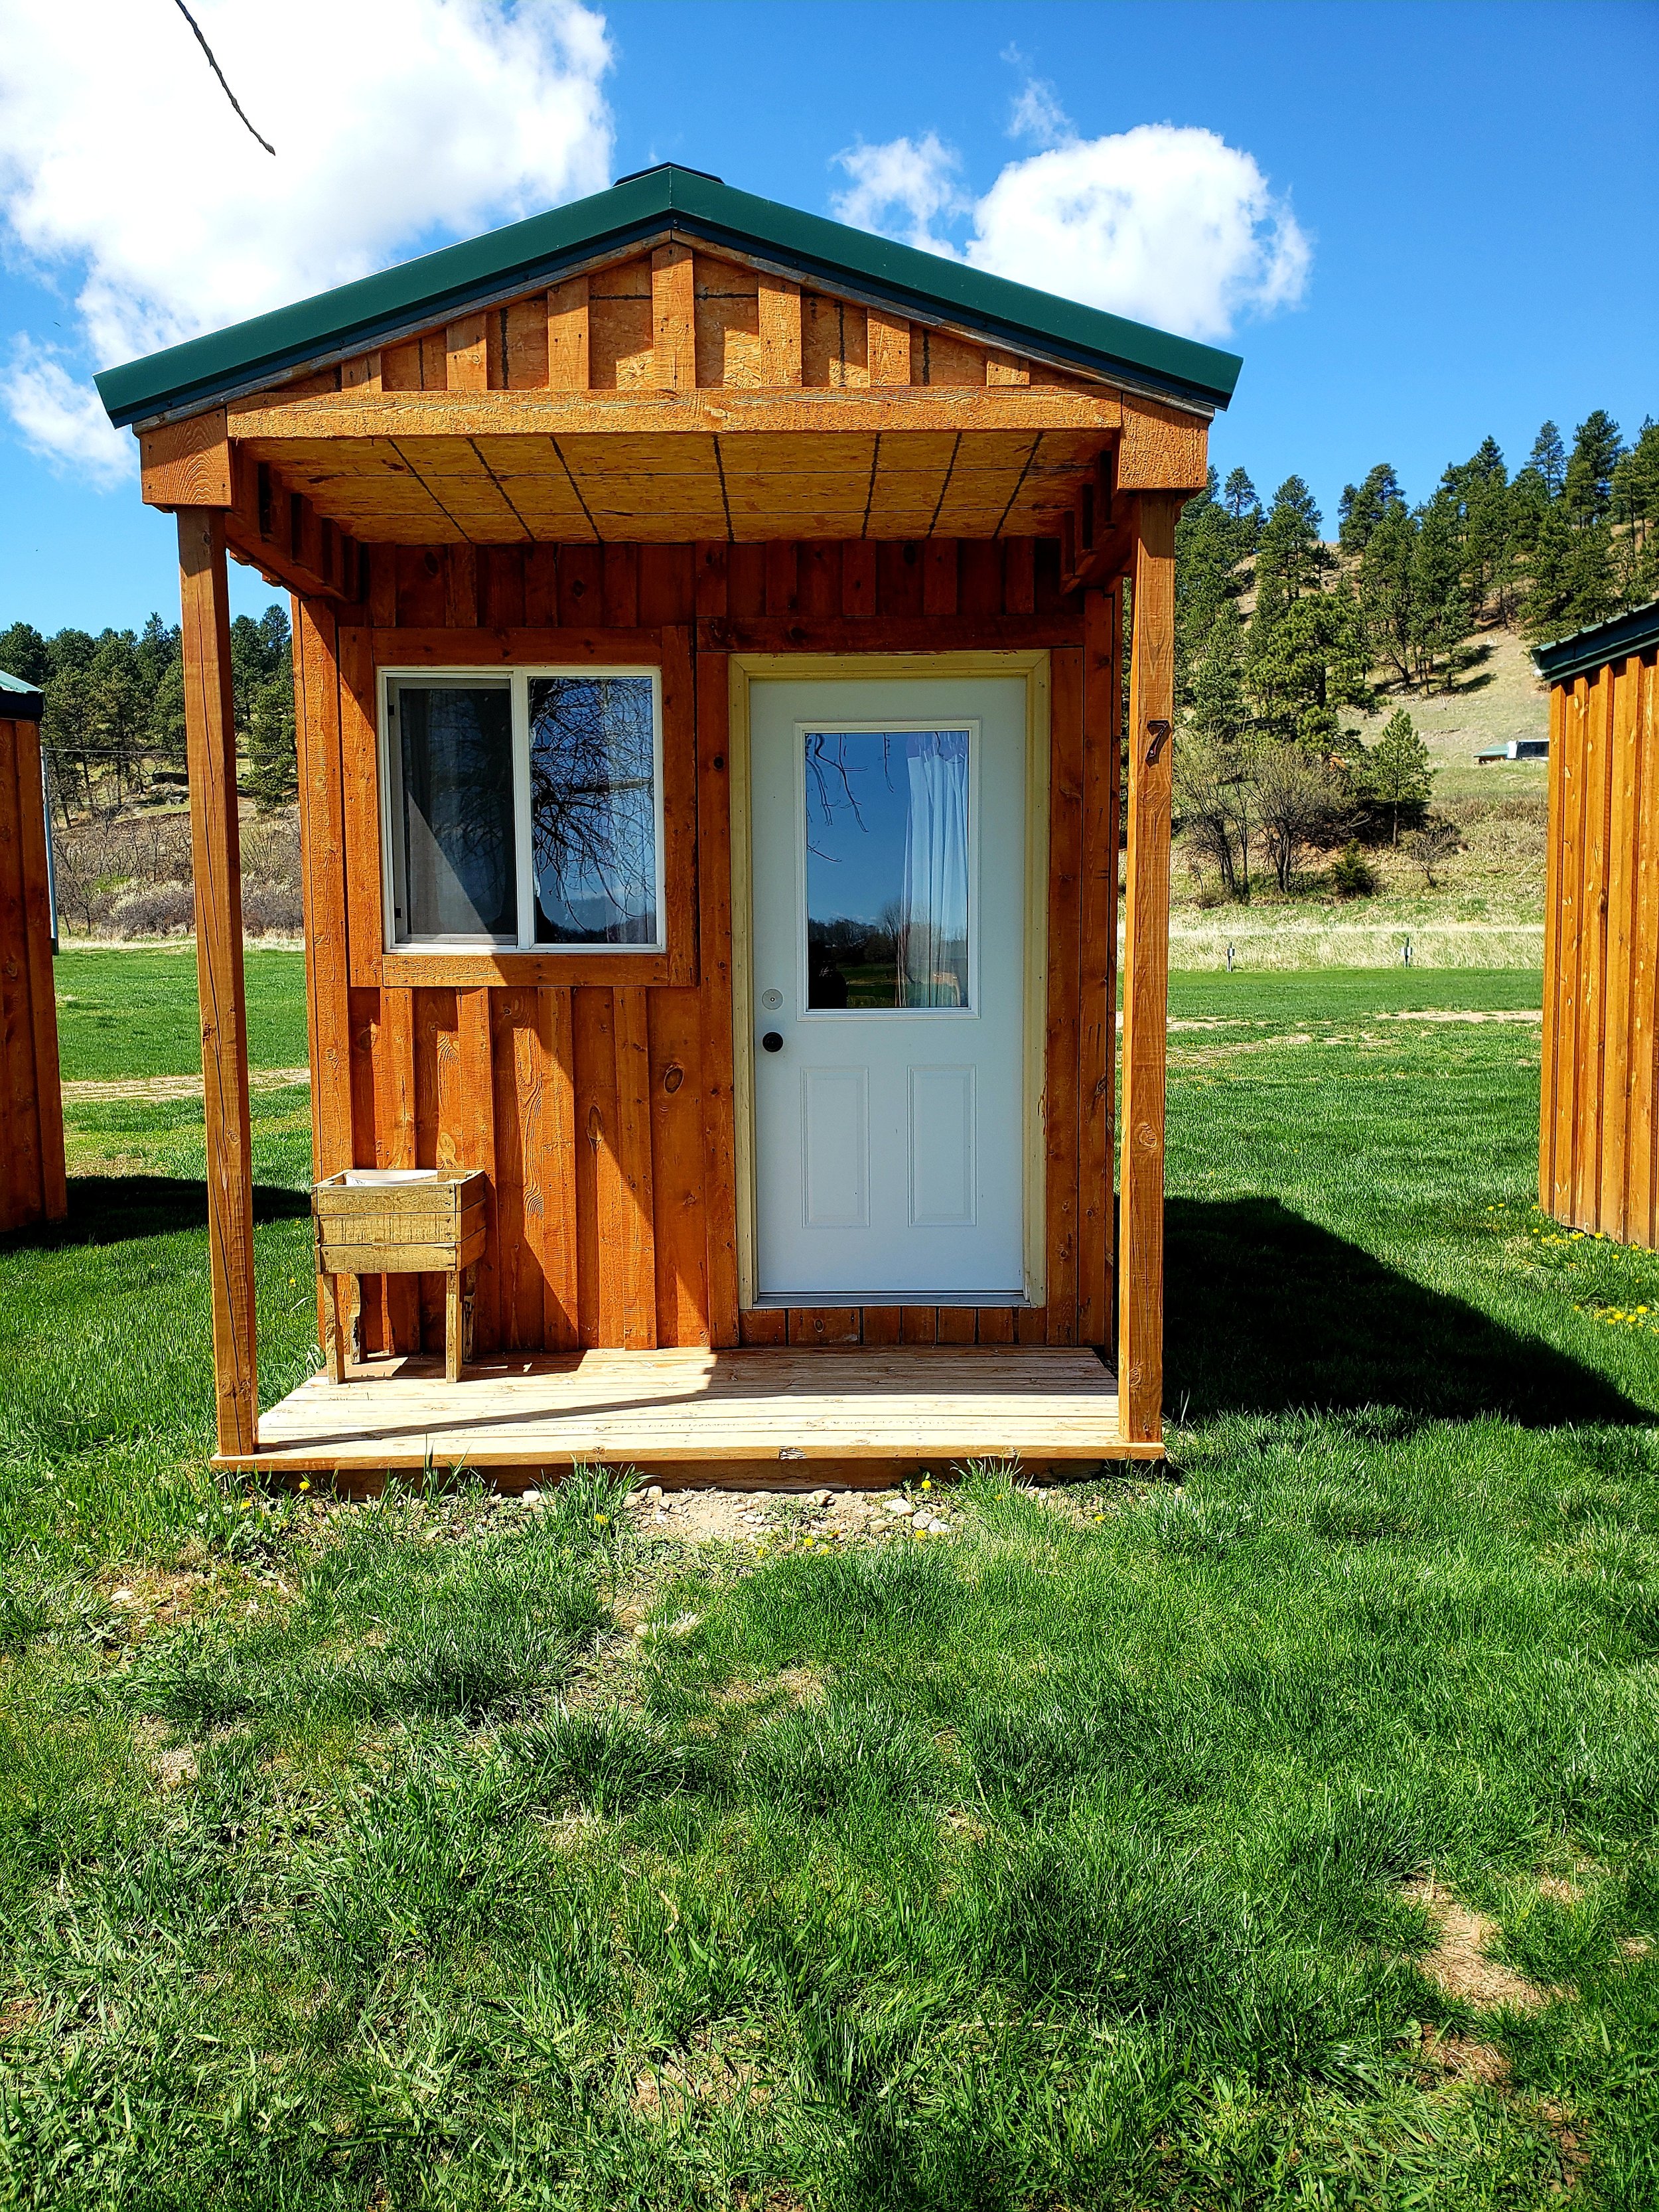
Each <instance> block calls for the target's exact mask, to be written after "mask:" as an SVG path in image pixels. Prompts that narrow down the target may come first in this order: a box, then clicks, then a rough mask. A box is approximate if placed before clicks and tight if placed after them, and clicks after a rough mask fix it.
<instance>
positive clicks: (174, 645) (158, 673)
mask: <svg viewBox="0 0 1659 2212" xmlns="http://www.w3.org/2000/svg"><path fill="white" fill-rule="evenodd" d="M181 649H182V646H181V638H180V633H179V626H178V624H177V623H172V624H168V623H164V622H163V621H162V619H161V616H160V615H152V616H151V617H150V618H149V621H148V622H147V623H145V624H144V627H143V629H142V630H141V631H140V632H139V634H138V642H137V646H136V647H134V648H133V651H134V657H135V659H137V664H138V674H139V679H140V681H141V682H142V683H143V687H144V696H145V697H146V698H147V699H154V698H155V687H156V685H157V684H159V683H160V682H161V678H162V677H163V676H164V675H165V674H166V672H167V667H168V665H169V663H171V662H172V661H174V660H176V659H178V658H179V653H180V651H181Z"/></svg>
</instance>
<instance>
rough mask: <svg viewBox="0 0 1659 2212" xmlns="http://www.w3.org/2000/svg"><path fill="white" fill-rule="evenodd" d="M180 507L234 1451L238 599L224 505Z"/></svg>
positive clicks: (239, 1310) (239, 1096)
mask: <svg viewBox="0 0 1659 2212" xmlns="http://www.w3.org/2000/svg"><path fill="white" fill-rule="evenodd" d="M178 516H179V599H180V602H181V605H182V608H183V620H184V663H185V743H186V747H187V752H188V761H189V769H190V830H191V864H192V867H193V870H194V873H195V882H196V986H197V996H198V998H199V1000H200V1004H201V1012H202V1088H203V1097H204V1104H205V1109H206V1121H207V1188H208V1255H209V1264H210V1269H211V1273H212V1282H213V1376H214V1386H215V1396H216V1403H217V1409H218V1441H219V1450H220V1452H221V1453H222V1454H225V1455H230V1454H234V1453H239V1452H251V1451H252V1450H253V1449H255V1448H256V1445H257V1443H258V1404H259V1394H258V1383H257V1380H256V1377H255V1374H254V1364H253V1168H252V1156H251V1147H250V1138H249V1131H248V1099H247V1007H246V996H245V993H244V988H243V981H242V857H241V838H240V829H239V825H238V822H237V812H236V726H235V723H234V719H233V716H232V711H231V689H230V607H229V600H228V592H227V586H226V580H225V519H224V513H223V511H222V509H221V508H218V507H179V510H178Z"/></svg>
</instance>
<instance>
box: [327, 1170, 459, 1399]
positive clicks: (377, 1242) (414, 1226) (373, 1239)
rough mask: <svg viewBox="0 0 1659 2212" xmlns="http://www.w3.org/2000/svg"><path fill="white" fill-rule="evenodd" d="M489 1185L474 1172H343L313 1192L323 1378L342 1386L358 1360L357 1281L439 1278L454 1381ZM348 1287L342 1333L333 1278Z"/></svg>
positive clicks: (449, 1371)
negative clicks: (324, 1341) (323, 1326)
mask: <svg viewBox="0 0 1659 2212" xmlns="http://www.w3.org/2000/svg"><path fill="white" fill-rule="evenodd" d="M488 1188H489V1178H488V1177H487V1176H485V1175H484V1173H483V1170H481V1169H478V1168H345V1169H343V1170H342V1171H341V1172H340V1173H339V1174H338V1175H331V1176H328V1177H326V1178H325V1181H323V1182H319V1183H313V1186H312V1191H311V1212H312V1218H313V1221H314V1222H315V1224H316V1230H317V1273H318V1277H319V1280H320V1281H321V1283H322V1285H323V1297H324V1305H325V1316H326V1321H327V1337H328V1375H329V1380H330V1381H331V1383H343V1382H344V1380H345V1371H346V1366H347V1361H348V1346H347V1338H348V1336H349V1339H350V1343H349V1358H350V1359H351V1360H353V1361H355V1360H356V1358H357V1356H358V1349H359V1346H358V1341H357V1316H358V1314H359V1313H360V1311H361V1310H362V1291H361V1287H360V1284H361V1278H362V1277H363V1276H364V1275H443V1276H445V1277H447V1284H448V1288H447V1296H446V1298H445V1302H444V1371H445V1374H446V1376H447V1378H448V1380H449V1381H450V1382H452V1383H454V1382H457V1381H459V1377H460V1372H461V1368H462V1366H463V1364H465V1361H466V1360H468V1359H469V1358H471V1354H472V1294H473V1285H474V1282H475V1279H476V1277H477V1263H478V1261H480V1259H482V1258H483V1249H484V1196H485V1193H486V1191H487V1190H488ZM342 1275H346V1276H349V1277H350V1278H351V1279H352V1296H351V1304H350V1312H349V1321H348V1323H347V1326H346V1328H344V1329H343V1328H342V1327H341V1319H340V1302H339V1279H340V1277H341V1276H342Z"/></svg>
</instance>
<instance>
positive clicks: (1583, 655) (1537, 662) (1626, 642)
mask: <svg viewBox="0 0 1659 2212" xmlns="http://www.w3.org/2000/svg"><path fill="white" fill-rule="evenodd" d="M1655 646H1659V599H1655V600H1654V601H1653V602H1652V603H1651V604H1650V605H1648V606H1645V607H1632V609H1631V611H1630V612H1629V613H1628V614H1622V615H1613V616H1611V617H1609V618H1608V620H1607V621H1606V622H1599V623H1590V624H1589V627H1588V628H1587V629H1576V630H1574V631H1573V632H1572V634H1571V636H1570V637H1558V638H1555V639H1553V640H1552V641H1551V642H1550V643H1549V644H1548V645H1539V646H1534V647H1533V654H1532V658H1533V665H1534V667H1535V668H1536V669H1537V671H1538V673H1539V674H1540V675H1541V677H1542V678H1544V679H1545V681H1546V682H1547V683H1549V684H1570V683H1571V681H1572V679H1573V678H1574V677H1575V676H1588V675H1589V672H1590V671H1591V670H1592V669H1595V668H1606V667H1607V666H1608V665H1609V664H1610V663H1611V662H1613V661H1615V660H1624V659H1628V657H1629V656H1630V655H1631V654H1632V653H1647V652H1650V651H1651V649H1652V648H1653V647H1655Z"/></svg>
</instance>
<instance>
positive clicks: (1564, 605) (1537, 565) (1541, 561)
mask: <svg viewBox="0 0 1659 2212" xmlns="http://www.w3.org/2000/svg"><path fill="white" fill-rule="evenodd" d="M1518 481H1519V479H1517V482H1518ZM1572 556H1573V529H1572V525H1571V523H1570V522H1569V521H1568V520H1567V518H1566V513H1565V509H1564V507H1563V505H1562V502H1561V501H1559V500H1556V499H1551V500H1546V501H1544V502H1543V504H1542V505H1541V506H1540V507H1538V508H1537V509H1536V510H1535V512H1534V515H1533V517H1532V535H1531V543H1530V544H1529V545H1528V548H1527V552H1526V556H1525V559H1526V583H1525V586H1523V588H1522V593H1521V635H1522V637H1525V638H1528V639H1531V640H1532V641H1534V642H1536V641H1540V640H1541V639H1545V638H1552V637H1561V636H1564V635H1565V634H1566V632H1567V631H1568V630H1570V629H1575V628H1576V627H1577V624H1576V623H1573V622H1572V621H1571V620H1570V619H1569V617H1568V610H1569V608H1570V607H1571V605H1572V602H1573V598H1574V592H1575V588H1576V584H1575V578H1574V576H1573V574H1572Z"/></svg>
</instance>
